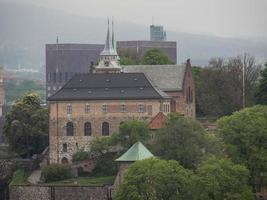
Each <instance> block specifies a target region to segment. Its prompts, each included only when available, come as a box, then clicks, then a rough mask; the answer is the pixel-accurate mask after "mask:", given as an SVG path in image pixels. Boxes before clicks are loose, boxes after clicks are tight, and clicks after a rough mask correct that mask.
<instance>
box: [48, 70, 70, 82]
mask: <svg viewBox="0 0 267 200" xmlns="http://www.w3.org/2000/svg"><path fill="white" fill-rule="evenodd" d="M74 74H75V73H74V72H65V73H64V72H47V73H46V77H47V78H46V80H47V82H48V83H49V82H54V83H61V82H66V81H68V80H69V79H70V78H71V77H72V76H73V75H74Z"/></svg>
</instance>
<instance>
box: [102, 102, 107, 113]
mask: <svg viewBox="0 0 267 200" xmlns="http://www.w3.org/2000/svg"><path fill="white" fill-rule="evenodd" d="M102 112H103V113H107V112H108V105H107V104H104V105H102Z"/></svg>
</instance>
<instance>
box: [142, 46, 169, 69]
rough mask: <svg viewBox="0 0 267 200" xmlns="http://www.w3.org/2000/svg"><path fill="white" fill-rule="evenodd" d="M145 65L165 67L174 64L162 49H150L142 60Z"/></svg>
mask: <svg viewBox="0 0 267 200" xmlns="http://www.w3.org/2000/svg"><path fill="white" fill-rule="evenodd" d="M141 64H143V65H165V64H174V63H173V62H172V61H171V60H170V59H169V58H168V56H166V55H165V54H164V53H163V52H162V51H161V50H160V49H156V48H154V49H150V50H148V51H147V52H146V53H145V55H144V57H143V58H142V60H141Z"/></svg>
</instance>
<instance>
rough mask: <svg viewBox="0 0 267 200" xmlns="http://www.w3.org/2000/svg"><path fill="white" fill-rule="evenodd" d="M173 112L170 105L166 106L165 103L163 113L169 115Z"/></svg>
mask: <svg viewBox="0 0 267 200" xmlns="http://www.w3.org/2000/svg"><path fill="white" fill-rule="evenodd" d="M170 111H171V110H170V104H166V103H164V104H163V112H167V113H169V112H170Z"/></svg>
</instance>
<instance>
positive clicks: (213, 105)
mask: <svg viewBox="0 0 267 200" xmlns="http://www.w3.org/2000/svg"><path fill="white" fill-rule="evenodd" d="M243 69H244V75H245V91H246V93H245V105H246V106H250V105H253V104H255V94H254V93H255V90H256V87H257V81H258V77H259V72H260V66H259V65H257V64H256V63H255V59H254V57H253V56H250V55H248V54H244V55H242V56H237V57H232V58H229V59H228V60H225V59H223V58H213V59H211V60H210V62H209V66H208V67H205V68H203V69H201V70H200V72H199V71H197V70H196V69H194V70H195V76H194V78H195V83H196V84H195V85H196V103H197V114H200V115H204V116H212V117H221V116H224V115H229V114H231V113H232V112H234V111H237V110H240V109H241V108H242V107H243V96H242V95H243V94H242V90H243V84H242V81H243V78H242V71H243Z"/></svg>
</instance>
